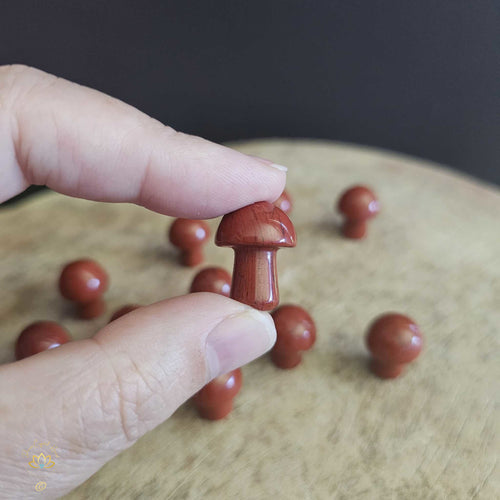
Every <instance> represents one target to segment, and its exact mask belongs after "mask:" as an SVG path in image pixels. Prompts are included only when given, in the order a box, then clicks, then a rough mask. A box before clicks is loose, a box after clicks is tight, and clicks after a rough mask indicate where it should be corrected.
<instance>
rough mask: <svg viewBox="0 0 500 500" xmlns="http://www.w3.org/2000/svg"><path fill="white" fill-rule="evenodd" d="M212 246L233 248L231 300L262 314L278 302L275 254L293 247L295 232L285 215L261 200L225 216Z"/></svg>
mask: <svg viewBox="0 0 500 500" xmlns="http://www.w3.org/2000/svg"><path fill="white" fill-rule="evenodd" d="M215 244H216V245H218V246H222V247H224V246H229V247H232V248H233V249H234V268H233V282H232V284H231V298H233V299H235V300H238V301H239V302H243V303H244V304H248V305H250V306H252V307H255V308H256V309H260V310H262V311H269V310H271V309H274V308H275V307H276V306H277V305H278V303H279V292H278V276H277V272H276V252H277V250H278V249H279V248H280V247H294V246H295V244H296V236H295V229H294V227H293V224H292V222H291V221H290V219H289V218H288V216H287V215H286V214H285V213H284V212H283V211H282V210H280V209H279V208H277V207H275V206H274V205H273V204H272V203H268V202H267V201H261V202H258V203H254V204H253V205H249V206H247V207H244V208H241V209H239V210H236V211H235V212H232V213H230V214H227V215H225V216H224V217H223V218H222V221H221V223H220V225H219V228H218V230H217V235H216V237H215Z"/></svg>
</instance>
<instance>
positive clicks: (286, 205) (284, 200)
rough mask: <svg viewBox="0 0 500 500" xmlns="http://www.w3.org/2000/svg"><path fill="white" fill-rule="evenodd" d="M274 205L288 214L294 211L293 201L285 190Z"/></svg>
mask: <svg viewBox="0 0 500 500" xmlns="http://www.w3.org/2000/svg"><path fill="white" fill-rule="evenodd" d="M274 206H275V207H278V208H279V209H280V210H283V212H285V213H286V214H287V215H288V214H289V213H290V212H291V211H292V208H293V201H292V198H291V196H290V194H289V193H288V192H287V191H286V190H285V191H283V192H282V193H281V196H280V197H279V198H278V199H277V200H276V201H275V202H274Z"/></svg>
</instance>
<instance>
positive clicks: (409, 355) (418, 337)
mask: <svg viewBox="0 0 500 500" xmlns="http://www.w3.org/2000/svg"><path fill="white" fill-rule="evenodd" d="M422 344H423V339H422V332H421V331H420V328H419V327H418V325H417V324H416V323H415V321H413V320H412V319H411V318H408V317H407V316H403V315H402V314H398V313H387V314H383V315H382V316H379V317H378V318H377V319H375V321H374V322H373V323H372V324H371V325H370V327H369V329H368V332H367V334H366V345H367V347H368V350H369V351H370V353H371V355H372V358H371V362H370V368H371V370H372V372H373V373H374V374H375V375H377V376H378V377H380V378H396V377H398V376H399V375H400V374H401V373H402V372H403V369H404V366H405V365H407V364H409V363H411V362H412V361H414V360H415V359H416V358H417V357H418V355H419V354H420V352H421V351H422Z"/></svg>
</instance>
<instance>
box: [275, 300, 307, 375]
mask: <svg viewBox="0 0 500 500" xmlns="http://www.w3.org/2000/svg"><path fill="white" fill-rule="evenodd" d="M272 317H273V320H274V324H275V326H276V333H277V339H276V344H274V347H273V349H272V350H271V359H272V361H273V363H274V364H275V365H276V366H277V367H278V368H284V369H287V368H294V367H296V366H297V365H298V364H300V362H301V361H302V353H303V352H304V351H307V350H309V349H311V347H312V346H313V345H314V342H315V341H316V325H315V324H314V321H313V319H312V318H311V316H310V315H309V313H308V312H307V311H306V310H305V309H303V308H302V307H299V306H295V305H291V304H287V305H283V306H281V307H278V309H276V310H275V311H273V313H272Z"/></svg>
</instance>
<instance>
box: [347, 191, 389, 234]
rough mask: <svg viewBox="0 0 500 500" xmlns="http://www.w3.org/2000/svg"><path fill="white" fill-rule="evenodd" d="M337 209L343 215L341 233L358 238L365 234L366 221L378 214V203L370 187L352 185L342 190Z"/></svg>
mask: <svg viewBox="0 0 500 500" xmlns="http://www.w3.org/2000/svg"><path fill="white" fill-rule="evenodd" d="M337 209H338V211H339V212H340V213H341V214H342V215H343V216H344V217H345V220H344V223H343V226H342V233H343V235H344V236H345V237H346V238H352V239H360V238H363V237H364V236H365V235H366V221H367V220H368V219H370V218H372V217H375V216H376V215H377V214H378V212H379V210H380V205H379V202H378V200H377V198H376V196H375V194H374V193H373V191H372V190H371V189H369V188H367V187H365V186H354V187H352V188H350V189H348V190H346V191H344V193H343V194H342V196H341V197H340V199H339V201H338V204H337Z"/></svg>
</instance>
